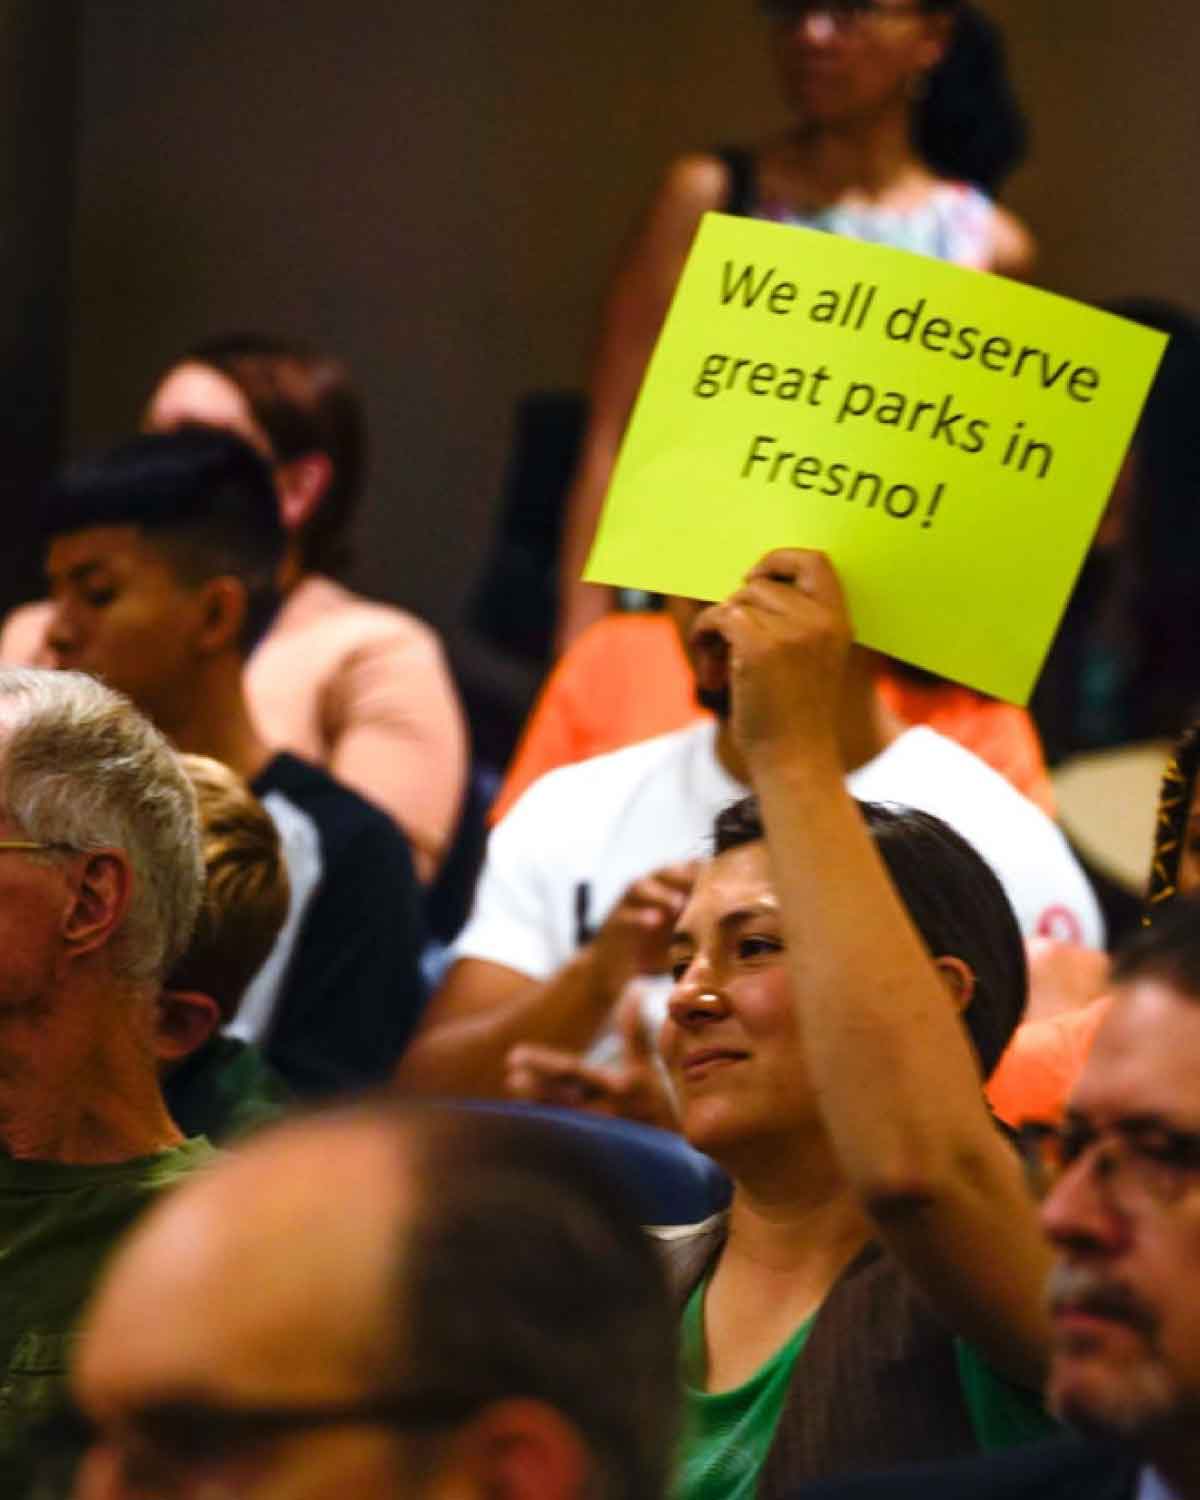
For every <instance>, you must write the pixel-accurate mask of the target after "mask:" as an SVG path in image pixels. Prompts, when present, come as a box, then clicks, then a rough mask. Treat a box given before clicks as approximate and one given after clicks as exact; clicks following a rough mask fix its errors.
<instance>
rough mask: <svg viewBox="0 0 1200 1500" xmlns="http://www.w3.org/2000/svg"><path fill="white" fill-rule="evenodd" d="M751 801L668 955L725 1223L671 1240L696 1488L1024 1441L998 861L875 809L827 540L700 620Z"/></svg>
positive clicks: (1030, 1395) (1030, 1267) (1006, 969)
mask: <svg viewBox="0 0 1200 1500" xmlns="http://www.w3.org/2000/svg"><path fill="white" fill-rule="evenodd" d="M707 622H708V625H709V627H710V628H711V629H712V630H713V631H715V632H717V633H718V634H720V635H721V636H722V637H723V638H724V640H725V642H726V643H727V646H728V652H729V656H728V672H729V678H730V684H731V687H732V691H733V725H734V732H735V734H736V735H737V738H738V742H739V745H740V746H741V748H742V751H743V753H744V754H745V756H746V758H747V761H748V763H749V765H750V768H751V772H752V780H753V783H754V787H755V790H756V792H757V797H756V798H751V799H747V800H746V801H744V802H741V803H738V804H736V805H735V806H734V807H732V808H730V809H728V810H727V811H725V812H724V813H722V814H721V816H720V817H719V818H718V820H717V827H716V834H717V852H716V854H715V856H714V858H713V859H712V860H711V861H709V863H708V864H707V866H706V867H705V868H704V869H703V870H702V872H701V874H700V876H699V877H698V879H697V881H696V884H695V887H694V889H693V891H692V894H691V897H690V898H689V900H688V903H687V906H686V907H685V909H684V910H683V912H682V914H681V915H680V917H679V920H678V922H677V924H676V927H675V932H674V935H673V938H672V943H671V963H672V969H673V973H674V976H675V988H674V991H673V993H672V996H671V1001H670V1009H669V1015H668V1019H667V1022H666V1024H665V1025H664V1027H663V1031H662V1035H661V1038H660V1045H661V1049H662V1054H663V1058H664V1060H665V1062H666V1064H667V1067H668V1069H669V1071H670V1073H671V1077H672V1080H673V1082H674V1084H675V1089H676V1094H677V1097H678V1101H679V1109H680V1119H681V1128H682V1130H683V1133H684V1134H685V1135H686V1136H687V1138H688V1139H689V1140H690V1141H691V1143H692V1144H693V1145H694V1146H697V1147H698V1148H699V1149H700V1150H702V1151H705V1152H707V1153H708V1154H709V1155H711V1156H713V1157H715V1158H716V1160H717V1161H718V1162H720V1164H721V1165H722V1166H723V1167H724V1168H725V1170H726V1171H727V1172H728V1174H729V1176H730V1177H731V1178H732V1180H733V1198H732V1202H731V1205H730V1209H729V1211H728V1213H727V1214H724V1215H721V1216H719V1217H717V1218H715V1219H709V1220H707V1221H705V1222H704V1223H702V1224H699V1225H687V1226H682V1227H679V1228H673V1229H669V1230H662V1231H659V1232H660V1234H661V1235H662V1238H663V1241H664V1250H665V1253H666V1255H667V1260H668V1265H669V1268H670V1270H671V1272H672V1278H673V1282H674V1286H675V1291H676V1295H677V1297H678V1299H679V1301H680V1304H681V1306H682V1307H683V1341H682V1342H683V1364H684V1384H685V1393H684V1396H685V1400H684V1404H685V1420H684V1442H683V1450H682V1459H683V1463H682V1472H681V1476H680V1479H679V1482H678V1483H677V1485H676V1488H675V1491H674V1496H675V1500H749V1497H751V1496H753V1495H757V1496H758V1497H759V1500H775V1497H778V1496H781V1495H785V1494H787V1493H789V1492H790V1491H791V1490H792V1489H793V1488H794V1487H796V1486H798V1485H800V1484H801V1483H805V1482H808V1481H811V1480H813V1479H816V1478H819V1477H822V1476H824V1475H829V1474H834V1473H841V1472H850V1471H853V1470H869V1469H872V1468H874V1469H880V1468H886V1467H888V1466H890V1465H894V1464H897V1463H900V1462H904V1461H907V1460H912V1459H922V1458H925V1459H929V1458H932V1457H934V1456H935V1455H938V1454H941V1455H951V1454H960V1453H966V1452H969V1451H972V1450H973V1449H977V1448H993V1447H1004V1446H1008V1445H1010V1444H1013V1443H1016V1442H1021V1441H1027V1440H1029V1439H1030V1438H1031V1437H1034V1436H1039V1435H1042V1434H1044V1433H1045V1432H1047V1431H1048V1430H1049V1428H1050V1423H1049V1420H1048V1418H1047V1417H1046V1416H1045V1414H1044V1412H1043V1411H1042V1408H1041V1404H1040V1401H1039V1399H1038V1396H1037V1395H1036V1392H1037V1391H1038V1389H1039V1388H1040V1380H1041V1375H1042V1366H1043V1361H1044V1357H1045V1351H1046V1347H1047V1338H1048V1334H1047V1326H1046V1314H1045V1310H1044V1307H1043V1296H1042V1288H1043V1285H1044V1280H1045V1274H1046V1270H1047V1259H1048V1251H1047V1248H1046V1246H1045V1244H1044V1242H1043V1240H1042V1237H1041V1235H1040V1233H1039V1230H1038V1225H1037V1218H1036V1213H1035V1210H1034V1207H1033V1204H1032V1203H1031V1201H1030V1199H1029V1197H1028V1196H1027V1193H1026V1191H1025V1187H1024V1183H1023V1180H1022V1175H1021V1171H1020V1167H1019V1165H1018V1161H1017V1158H1016V1156H1015V1154H1014V1153H1013V1151H1012V1150H1011V1149H1010V1147H1009V1144H1008V1142H1007V1141H1006V1140H1005V1139H1004V1137H1003V1136H1002V1135H1001V1134H1000V1132H999V1131H998V1130H997V1128H996V1126H995V1124H994V1122H993V1121H992V1119H991V1118H990V1116H989V1113H988V1110H987V1108H986V1106H985V1104H984V1099H983V1093H982V1084H981V1073H982V1072H984V1071H989V1070H990V1069H991V1068H992V1067H994V1065H995V1062H996V1059H997V1057H998V1056H999V1054H1000V1053H1001V1052H1002V1051H1003V1049H1004V1046H1005V1042H1006V1040H1007V1038H1008V1035H1009V1034H1010V1033H1011V1030H1012V1027H1013V1026H1015V1024H1016V1022H1017V1020H1018V1018H1019V1016H1020V1013H1021V1009H1022V1006H1023V1004H1024V998H1025V960H1024V955H1023V952H1022V947H1021V940H1020V934H1019V932H1018V929H1017V925H1016V922H1015V920H1014V918H1013V915H1012V911H1011V909H1010V908H1009V906H1008V902H1007V900H1006V899H1005V897H1004V894H1003V891H1002V890H1001V887H1000V885H999V883H998V882H997V881H996V879H995V877H994V876H993V875H992V873H991V871H990V870H989V869H988V867H987V866H986V864H985V863H984V861H983V860H982V859H981V858H980V857H979V856H978V855H977V854H976V853H975V851H974V850H973V849H972V848H971V847H970V846H969V845H968V844H966V843H965V842H964V841H963V840H962V839H961V838H959V837H958V835H956V834H954V833H953V832H952V831H951V830H950V829H949V828H948V827H947V826H946V825H945V824H943V823H941V822H940V821H939V820H938V819H936V818H931V817H928V816H926V815H925V814H922V813H917V812H913V811H912V810H910V809H903V808H896V807H890V808H884V807H875V806H870V805H867V806H863V807H860V806H858V805H856V804H855V803H854V802H853V801H852V800H851V798H850V795H849V793H848V792H847V791H846V790H845V787H844V784H843V775H842V768H841V763H840V759H839V754H838V750H837V746H836V743H835V736H834V733H833V729H832V726H833V724H834V723H835V722H836V719H837V715H838V710H839V697H840V691H841V682H842V679H843V674H844V665H845V660H846V652H847V650H848V647H849V626H848V621H847V618H846V614H845V608H844V605H843V602H842V598H841V591H840V588H839V585H838V581H837V579H836V577H835V576H834V574H833V571H832V569H831V568H830V566H829V564H828V563H827V561H826V559H825V558H824V557H822V556H821V555H820V554H818V553H813V552H776V553H773V554H772V555H770V556H769V557H767V558H764V559H763V561H762V562H760V563H759V564H758V566H757V567H755V568H754V569H753V570H752V572H751V573H750V575H749V578H748V580H747V583H746V585H745V586H744V587H743V588H741V589H740V590H739V591H738V592H737V593H736V594H735V595H734V596H733V597H732V598H731V599H730V600H729V601H728V602H727V603H726V604H724V605H721V606H717V607H714V608H713V609H712V610H711V611H710V612H709V613H708V616H707Z"/></svg>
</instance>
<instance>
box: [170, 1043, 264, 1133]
mask: <svg viewBox="0 0 1200 1500" xmlns="http://www.w3.org/2000/svg"><path fill="white" fill-rule="evenodd" d="M163 1098H164V1099H165V1100H166V1101H167V1108H168V1109H169V1110H170V1112H171V1118H172V1119H173V1120H174V1121H175V1123H176V1124H177V1125H178V1126H179V1128H180V1130H182V1131H183V1133H184V1135H188V1136H197V1135H202V1136H204V1137H206V1138H207V1139H208V1140H210V1141H212V1142H213V1143H214V1145H218V1146H223V1145H225V1144H226V1143H227V1142H231V1141H234V1140H237V1139H239V1138H240V1137H242V1136H244V1135H249V1133H250V1132H251V1131H253V1130H258V1129H260V1128H261V1127H262V1126H263V1125H270V1124H272V1123H273V1122H274V1121H275V1120H278V1119H279V1118H280V1117H281V1116H283V1115H284V1114H286V1113H287V1110H288V1108H289V1107H290V1105H291V1104H292V1094H291V1090H290V1089H289V1088H288V1086H287V1084H286V1083H284V1081H283V1079H282V1078H281V1077H280V1076H279V1074H278V1073H277V1072H276V1071H275V1069H274V1068H273V1067H272V1066H271V1065H270V1063H269V1062H268V1061H267V1060H266V1058H265V1057H264V1056H263V1055H262V1053H261V1052H260V1051H259V1050H258V1048H257V1047H252V1046H251V1045H250V1043H249V1042H243V1041H239V1040H238V1039H237V1038H236V1037H232V1036H223V1035H221V1033H220V1032H218V1033H217V1034H216V1035H215V1036H212V1037H210V1038H209V1039H208V1041H207V1042H205V1044H204V1045H203V1047H201V1048H200V1049H199V1050H198V1051H196V1052H193V1053H192V1055H191V1057H189V1058H187V1059H186V1060H185V1061H184V1062H182V1063H180V1064H179V1066H178V1067H177V1068H176V1069H175V1071H174V1072H173V1073H171V1074H170V1075H169V1076H168V1077H167V1078H166V1079H164V1081H163Z"/></svg>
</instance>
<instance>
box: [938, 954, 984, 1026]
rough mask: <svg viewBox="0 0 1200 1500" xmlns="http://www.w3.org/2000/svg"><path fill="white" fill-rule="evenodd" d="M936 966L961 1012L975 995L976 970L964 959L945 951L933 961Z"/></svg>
mask: <svg viewBox="0 0 1200 1500" xmlns="http://www.w3.org/2000/svg"><path fill="white" fill-rule="evenodd" d="M933 966H934V968H935V969H936V970H937V971H938V973H939V974H940V975H941V976H942V983H943V984H944V985H945V986H946V988H947V989H948V990H949V991H950V994H951V996H952V997H953V1000H954V1004H955V1007H956V1009H957V1010H958V1011H959V1012H960V1014H961V1013H962V1012H963V1011H965V1010H966V1008H967V1007H968V1006H969V1005H970V1003H971V1001H972V1000H973V999H974V997H975V971H974V969H972V968H971V965H970V964H969V963H967V962H966V961H965V960H964V959H961V958H955V957H954V955H953V954H949V953H944V954H942V955H941V956H940V957H939V958H935V959H934V961H933Z"/></svg>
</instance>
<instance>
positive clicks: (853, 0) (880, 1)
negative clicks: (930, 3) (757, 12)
mask: <svg viewBox="0 0 1200 1500" xmlns="http://www.w3.org/2000/svg"><path fill="white" fill-rule="evenodd" d="M762 8H763V11H764V12H765V14H766V15H768V16H769V17H770V18H771V19H772V20H773V21H779V22H785V23H787V24H788V25H793V26H794V25H795V24H796V23H797V22H799V21H806V20H808V18H809V17H810V16H817V15H820V16H828V17H829V20H830V22H831V23H832V25H833V27H834V30H835V31H853V30H854V29H855V28H856V27H859V26H862V25H865V24H866V23H867V22H869V21H874V20H881V21H886V20H889V19H890V18H891V17H892V16H897V17H899V16H911V15H915V14H917V13H919V12H920V11H923V10H924V9H925V6H924V5H923V4H922V3H921V0H894V3H892V4H888V3H887V0H762Z"/></svg>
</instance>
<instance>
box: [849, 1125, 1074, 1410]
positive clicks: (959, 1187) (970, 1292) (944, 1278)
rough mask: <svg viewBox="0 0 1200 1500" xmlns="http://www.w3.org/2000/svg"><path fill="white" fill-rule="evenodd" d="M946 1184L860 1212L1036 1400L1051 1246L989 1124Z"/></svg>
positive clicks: (962, 1330)
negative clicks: (1035, 1392)
mask: <svg viewBox="0 0 1200 1500" xmlns="http://www.w3.org/2000/svg"><path fill="white" fill-rule="evenodd" d="M982 1130H983V1131H984V1132H986V1133H987V1134H988V1135H990V1137H991V1139H986V1138H981V1140H980V1141H979V1142H978V1143H977V1149H975V1150H973V1151H971V1152H969V1153H967V1154H964V1155H963V1156H962V1158H961V1159H960V1160H958V1161H956V1162H952V1164H951V1168H952V1170H951V1172H950V1174H949V1175H948V1176H947V1178H946V1179H945V1181H944V1182H942V1183H938V1182H931V1183H929V1184H928V1185H927V1186H928V1191H926V1190H925V1185H922V1187H919V1188H917V1189H916V1190H915V1191H914V1192H913V1193H912V1194H911V1195H910V1196H906V1195H904V1194H903V1193H896V1194H892V1195H889V1197H888V1198H887V1199H886V1200H884V1199H875V1200H874V1201H868V1202H866V1203H865V1204H864V1207H865V1208H866V1210H867V1212H868V1214H869V1215H870V1217H871V1219H872V1221H873V1222H874V1224H875V1226H876V1229H877V1231H878V1233H879V1237H880V1239H881V1240H882V1241H883V1242H884V1243H885V1244H886V1245H887V1247H888V1249H889V1250H890V1251H891V1252H892V1254H893V1255H894V1256H895V1257H896V1259H897V1260H898V1261H899V1262H900V1263H901V1265H903V1266H904V1268H905V1270H906V1271H907V1272H908V1274H909V1276H910V1277H911V1278H912V1280H913V1281H914V1283H915V1284H916V1285H917V1286H918V1287H919V1288H920V1289H921V1291H922V1292H923V1294H924V1296H925V1297H926V1299H927V1300H928V1302H929V1303H930V1305H931V1306H932V1307H933V1308H934V1309H935V1310H936V1311H937V1313H938V1315H939V1317H940V1318H941V1319H942V1320H943V1322H945V1323H946V1325H947V1326H948V1327H950V1328H952V1329H953V1330H954V1332H955V1333H956V1334H958V1335H959V1336H960V1337H962V1338H964V1339H966V1340H967V1341H968V1342H969V1343H971V1344H973V1345H974V1346H975V1347H976V1348H978V1349H979V1350H980V1351H981V1353H983V1355H984V1356H985V1357H986V1358H987V1360H988V1362H989V1363H990V1364H991V1365H992V1366H993V1367H994V1368H995V1369H996V1370H998V1371H999V1372H1000V1373H1001V1374H1004V1375H1006V1376H1008V1378H1009V1379H1011V1380H1014V1381H1016V1382H1017V1383H1018V1384H1020V1385H1023V1386H1025V1387H1027V1388H1028V1389H1030V1390H1034V1391H1037V1390H1040V1389H1041V1384H1042V1380H1043V1378H1044V1375H1045V1361H1046V1355H1047V1351H1048V1349H1049V1340H1050V1330H1049V1324H1048V1320H1047V1316H1046V1313H1045V1309H1044V1305H1043V1290H1044V1287H1045V1283H1046V1278H1047V1276H1048V1275H1049V1271H1050V1266H1051V1255H1050V1249H1049V1246H1048V1245H1047V1244H1046V1242H1045V1239H1044V1238H1043V1236H1042V1234H1041V1231H1040V1228H1039V1227H1038V1221H1037V1215H1036V1212H1035V1210H1034V1207H1033V1204H1032V1202H1031V1200H1030V1198H1029V1195H1028V1192H1027V1190H1026V1187H1025V1184H1024V1178H1023V1174H1022V1172H1021V1168H1020V1165H1019V1163H1018V1161H1017V1159H1016V1156H1015V1153H1014V1152H1013V1151H1012V1149H1011V1148H1010V1147H1009V1146H1008V1145H1007V1143H1006V1142H1005V1140H1004V1139H1003V1137H1001V1136H1000V1135H999V1134H998V1133H996V1132H995V1130H994V1128H993V1126H992V1125H991V1122H990V1121H987V1120H986V1119H985V1121H984V1122H983V1124H982Z"/></svg>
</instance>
